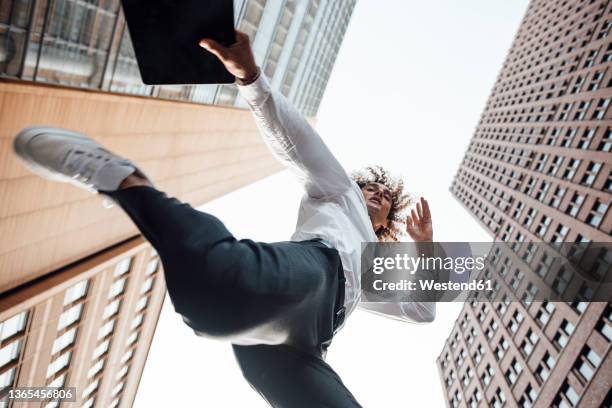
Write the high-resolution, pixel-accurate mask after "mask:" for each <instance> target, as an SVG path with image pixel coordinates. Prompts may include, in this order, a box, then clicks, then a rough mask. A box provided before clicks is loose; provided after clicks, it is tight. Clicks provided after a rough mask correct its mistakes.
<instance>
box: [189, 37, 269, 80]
mask: <svg viewBox="0 0 612 408" xmlns="http://www.w3.org/2000/svg"><path fill="white" fill-rule="evenodd" d="M200 47H202V48H204V49H205V50H207V51H208V52H210V53H211V54H213V55H215V56H216V57H217V58H219V61H221V62H222V63H223V65H224V66H225V69H227V70H228V71H229V72H230V74H232V75H234V76H235V77H236V78H237V79H238V80H239V82H240V83H242V84H245V85H246V84H248V83H250V82H253V81H254V80H255V79H257V76H258V74H259V69H258V68H257V64H255V57H253V51H252V50H251V43H250V41H249V36H248V35H246V34H245V33H243V32H241V31H238V30H236V42H235V43H233V44H232V45H230V46H228V47H225V46H223V45H221V44H219V43H218V42H216V41H215V40H212V39H210V38H204V39H202V40H200Z"/></svg>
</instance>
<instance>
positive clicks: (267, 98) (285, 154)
mask: <svg viewBox="0 0 612 408" xmlns="http://www.w3.org/2000/svg"><path fill="white" fill-rule="evenodd" d="M237 86H238V90H239V91H240V94H241V95H242V97H243V98H244V99H245V100H246V102H247V104H248V105H249V108H250V110H251V112H252V113H253V116H254V118H255V123H256V124H257V127H258V128H259V131H260V133H261V135H262V136H263V139H264V141H265V143H266V145H267V146H268V148H269V149H270V151H271V152H272V153H273V154H274V156H275V157H276V158H277V159H278V160H280V161H281V162H282V163H283V164H285V165H286V166H287V167H288V168H289V169H290V170H291V171H292V172H293V173H294V174H295V175H296V177H297V179H298V181H299V182H300V183H301V184H302V185H303V186H304V189H305V190H306V193H307V194H308V195H309V196H310V197H313V198H324V197H328V196H333V195H336V194H340V193H343V192H345V191H346V190H347V189H348V188H350V186H351V179H350V177H349V176H348V174H346V171H345V170H344V168H342V166H341V165H340V163H339V162H338V160H337V159H336V158H335V157H334V155H333V154H332V153H331V151H330V150H329V148H328V147H327V146H326V145H325V143H324V142H323V140H322V139H321V137H320V136H319V135H318V134H317V132H316V131H315V130H314V129H313V128H312V127H311V126H310V124H309V123H308V122H307V121H306V119H305V118H304V117H303V116H302V115H301V114H300V113H299V112H298V111H297V109H295V107H293V106H292V105H291V104H290V103H289V101H287V99H286V98H285V97H284V95H282V94H281V93H280V92H278V91H276V90H273V89H272V88H271V87H270V84H269V83H268V80H267V79H266V77H265V76H264V74H263V73H262V74H261V75H260V76H259V78H257V80H255V82H253V83H251V84H249V85H237Z"/></svg>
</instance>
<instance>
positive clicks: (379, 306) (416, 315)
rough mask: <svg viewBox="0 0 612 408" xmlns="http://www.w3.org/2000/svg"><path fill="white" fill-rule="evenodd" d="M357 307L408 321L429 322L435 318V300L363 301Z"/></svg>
mask: <svg viewBox="0 0 612 408" xmlns="http://www.w3.org/2000/svg"><path fill="white" fill-rule="evenodd" d="M359 308H360V309H363V310H366V311H368V312H371V313H374V314H377V315H380V316H384V317H388V318H390V319H394V320H401V321H404V322H408V323H431V322H433V321H434V319H435V318H436V303H435V302H395V303H391V302H377V303H374V302H368V303H365V302H364V303H360V304H359Z"/></svg>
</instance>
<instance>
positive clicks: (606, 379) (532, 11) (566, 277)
mask: <svg viewBox="0 0 612 408" xmlns="http://www.w3.org/2000/svg"><path fill="white" fill-rule="evenodd" d="M611 29H612V4H610V2H608V1H604V0H566V1H559V2H550V1H546V0H532V1H531V2H530V4H529V6H528V9H527V11H526V13H525V16H524V18H523V21H522V22H521V25H520V28H519V30H518V33H517V34H516V36H515V39H514V41H513V44H512V47H511V49H510V51H509V53H508V56H507V57H506V60H505V62H504V64H503V67H502V69H501V72H500V74H499V76H498V78H497V81H496V82H495V85H494V86H493V90H492V92H491V95H490V96H489V99H488V101H487V103H486V106H485V109H484V112H483V114H482V116H481V119H480V122H479V123H478V126H477V128H476V131H475V134H474V136H473V138H472V140H471V141H470V144H469V146H468V148H467V151H466V153H465V156H464V158H463V161H462V162H461V165H460V168H459V170H458V172H457V174H456V176H455V178H454V180H453V183H452V186H451V188H450V191H451V193H452V194H453V195H454V196H455V197H456V198H457V200H458V201H459V202H460V203H461V204H462V205H463V206H464V207H465V208H466V210H467V211H468V212H469V213H471V214H472V216H473V217H474V218H475V219H476V220H477V221H478V222H479V223H480V224H481V225H482V226H483V227H484V228H485V229H486V230H487V231H488V232H489V233H490V234H491V236H492V237H493V238H494V239H495V240H498V241H505V242H508V243H509V246H510V247H511V248H512V251H514V254H512V255H507V256H505V255H504V256H497V257H496V256H495V254H493V256H492V257H491V262H492V263H493V264H495V265H496V269H497V270H498V271H501V273H500V275H497V276H498V277H499V279H497V282H496V288H498V289H499V291H498V293H505V295H503V296H502V297H500V298H496V299H495V300H499V301H494V302H475V301H474V302H470V303H466V304H465V305H464V307H463V309H462V311H461V314H460V316H459V318H458V319H457V321H456V323H455V326H454V328H453V330H452V332H451V335H450V337H449V338H448V339H447V341H446V344H445V346H444V349H443V350H442V353H441V355H440V356H439V358H438V359H437V364H438V369H439V372H440V376H441V379H442V385H443V389H444V393H445V397H446V401H447V404H448V406H452V407H459V406H461V407H463V406H467V407H477V406H487V407H488V406H492V407H501V406H511V407H514V406H518V407H532V406H533V407H599V406H611V405H612V394H611V393H610V389H611V387H612V357H611V355H610V345H611V344H612V314H611V313H612V311H611V309H610V304H609V303H608V302H590V300H591V299H594V293H593V291H592V290H591V289H590V288H589V287H588V286H586V285H583V286H581V287H572V286H573V285H574V275H573V274H572V273H570V272H569V271H568V270H567V268H565V267H563V266H561V265H560V264H556V263H553V262H552V259H553V257H552V256H551V253H550V251H553V252H554V251H557V253H559V251H562V249H561V248H566V246H563V245H561V244H562V243H575V244H576V245H578V246H579V247H580V248H584V247H588V246H589V245H591V243H594V242H611V238H610V234H611V233H612V215H611V214H610V211H609V205H610V201H611V198H612V153H611V149H612V111H611V110H610V109H609V105H610V101H611V99H612V42H611V37H610V30H611ZM535 242H546V243H549V244H550V245H539V246H538V245H533V243H535ZM544 247H545V248H546V249H543V248H544ZM560 255H562V256H566V257H567V258H568V259H570V261H571V262H572V264H573V265H574V264H575V265H583V264H584V263H589V265H590V266H589V268H588V273H590V274H592V275H593V276H592V277H593V279H594V280H597V279H603V276H605V274H606V273H609V271H610V265H611V264H612V259H611V257H610V253H609V251H608V252H606V251H603V252H601V253H600V254H599V255H597V256H595V257H592V256H591V257H590V258H591V259H585V258H586V257H584V256H583V253H581V252H580V251H573V252H572V251H568V252H566V253H561V254H560ZM593 258H594V259H593ZM534 282H537V284H536V285H534ZM544 286H546V287H548V288H550V290H551V291H553V292H554V293H556V294H562V293H563V292H565V291H567V290H570V289H571V290H573V291H574V292H573V293H577V295H576V296H575V298H573V299H572V301H569V302H548V301H534V299H537V288H538V287H539V288H541V287H544Z"/></svg>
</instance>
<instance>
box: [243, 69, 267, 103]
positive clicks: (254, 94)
mask: <svg viewBox="0 0 612 408" xmlns="http://www.w3.org/2000/svg"><path fill="white" fill-rule="evenodd" d="M236 86H237V87H238V91H239V92H240V95H242V97H243V98H244V99H245V100H246V101H247V103H249V104H253V105H258V104H260V103H262V102H263V101H265V100H266V98H267V97H268V95H269V94H270V84H269V82H268V79H267V78H266V76H265V75H264V73H263V72H262V73H260V74H259V77H257V79H256V80H255V81H253V82H251V83H250V84H248V85H240V84H238V83H236Z"/></svg>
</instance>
